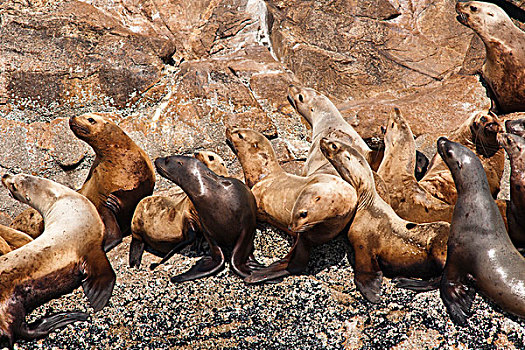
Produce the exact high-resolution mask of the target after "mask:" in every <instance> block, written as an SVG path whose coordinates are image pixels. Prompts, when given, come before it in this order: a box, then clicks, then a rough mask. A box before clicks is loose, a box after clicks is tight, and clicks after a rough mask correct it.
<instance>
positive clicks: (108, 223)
mask: <svg viewBox="0 0 525 350" xmlns="http://www.w3.org/2000/svg"><path fill="white" fill-rule="evenodd" d="M98 213H99V214H100V218H101V219H102V221H103V222H104V226H105V232H104V251H105V252H109V251H110V250H111V249H113V248H114V247H115V246H117V245H118V244H119V243H120V242H122V232H121V231H120V226H119V224H118V222H117V218H116V216H115V213H114V212H113V210H111V209H110V207H108V206H106V205H104V206H101V207H100V208H98Z"/></svg>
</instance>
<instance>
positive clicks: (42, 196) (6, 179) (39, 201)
mask: <svg viewBox="0 0 525 350" xmlns="http://www.w3.org/2000/svg"><path fill="white" fill-rule="evenodd" d="M2 184H3V185H4V186H5V188H7V190H8V191H9V194H10V195H11V196H12V197H13V198H15V199H16V200H18V201H20V202H22V203H25V204H27V205H30V206H31V207H33V208H35V209H36V210H38V211H39V212H40V213H43V212H44V211H45V209H46V208H48V207H49V206H50V205H51V204H52V203H54V202H55V201H56V200H57V199H58V198H59V197H60V195H61V194H62V192H61V191H60V188H58V187H57V186H56V183H54V182H53V181H51V180H46V179H42V178H39V177H36V176H32V175H26V174H18V175H9V174H4V175H3V176H2Z"/></svg>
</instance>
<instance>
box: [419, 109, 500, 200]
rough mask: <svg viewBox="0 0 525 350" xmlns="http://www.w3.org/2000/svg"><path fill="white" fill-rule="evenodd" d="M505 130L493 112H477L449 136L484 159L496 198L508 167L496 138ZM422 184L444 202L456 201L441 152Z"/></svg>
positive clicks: (450, 175) (454, 191)
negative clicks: (505, 169) (505, 168)
mask: <svg viewBox="0 0 525 350" xmlns="http://www.w3.org/2000/svg"><path fill="white" fill-rule="evenodd" d="M502 131H503V125H502V123H501V121H500V119H499V118H498V117H497V116H496V115H495V114H494V113H491V112H488V113H486V112H478V113H475V114H473V115H472V116H471V117H470V118H469V119H468V120H466V121H465V122H464V123H463V124H461V125H460V126H459V127H458V128H457V129H456V130H454V131H452V132H451V133H450V134H449V135H448V139H449V140H451V141H454V142H458V143H461V144H462V145H464V146H467V147H468V148H469V149H470V150H471V151H473V152H474V153H475V154H476V155H477V156H478V157H479V158H480V159H481V163H482V164H483V168H484V169H485V172H486V173H487V178H488V181H489V187H490V192H491V193H492V196H493V197H494V198H496V197H497V195H498V193H499V190H500V182H501V177H502V176H503V169H504V167H505V152H503V150H502V149H501V147H500V146H499V143H498V140H497V135H498V133H500V132H502ZM419 184H420V186H421V187H422V188H424V189H425V190H427V191H428V192H430V193H431V194H432V195H433V196H434V197H436V198H438V199H440V200H442V201H443V202H445V203H448V204H452V205H453V204H455V203H456V198H457V193H456V186H454V180H453V179H452V174H451V173H450V170H449V169H448V167H447V166H446V164H445V162H443V159H441V157H440V156H439V154H437V153H436V154H435V155H434V157H433V158H432V161H431V164H430V166H429V169H428V171H427V173H426V174H425V176H424V177H423V178H422V179H421V180H420V181H419Z"/></svg>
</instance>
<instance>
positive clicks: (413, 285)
mask: <svg viewBox="0 0 525 350" xmlns="http://www.w3.org/2000/svg"><path fill="white" fill-rule="evenodd" d="M392 282H394V284H395V285H396V287H398V288H404V289H409V290H413V291H414V292H428V291H431V290H435V289H438V288H439V285H440V284H441V276H439V277H436V278H432V279H429V280H418V279H413V278H406V277H395V278H393V279H392Z"/></svg>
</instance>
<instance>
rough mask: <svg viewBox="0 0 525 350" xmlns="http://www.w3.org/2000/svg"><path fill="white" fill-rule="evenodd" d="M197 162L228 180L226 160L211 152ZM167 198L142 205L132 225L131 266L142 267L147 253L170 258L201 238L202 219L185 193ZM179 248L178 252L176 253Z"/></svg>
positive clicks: (201, 154)
mask: <svg viewBox="0 0 525 350" xmlns="http://www.w3.org/2000/svg"><path fill="white" fill-rule="evenodd" d="M195 158H197V159H198V160H200V161H201V162H203V163H204V164H205V165H206V166H207V167H208V168H209V169H210V170H211V171H213V172H214V173H215V174H217V175H219V176H228V169H226V166H225V165H224V161H223V159H222V158H221V157H220V156H219V155H217V154H215V153H213V152H209V151H200V152H197V153H195ZM178 189H179V190H180V192H179V191H175V193H173V194H170V195H169V196H168V195H154V196H149V197H146V198H144V199H142V200H141V201H140V203H139V204H138V205H137V208H136V209H135V213H134V214H133V220H132V221H131V234H132V240H131V246H130V251H129V265H130V266H131V267H138V266H140V262H141V260H142V254H143V252H144V249H146V250H147V251H149V252H152V253H153V254H155V255H158V256H161V257H164V258H169V257H170V256H167V255H166V254H168V253H171V254H174V253H176V252H177V251H179V250H181V249H182V248H184V247H185V246H187V245H188V244H190V243H192V242H193V241H194V240H195V238H196V234H202V228H201V227H200V222H199V217H198V215H197V211H196V210H195V207H194V206H193V204H192V203H191V200H190V199H189V198H188V196H187V195H186V193H184V191H182V189H180V188H178ZM174 248H176V250H174Z"/></svg>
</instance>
